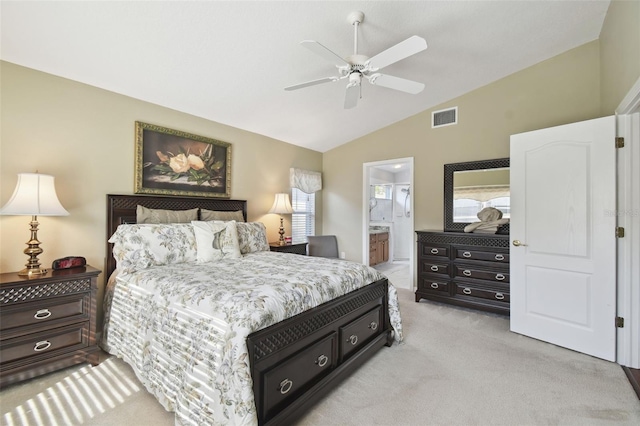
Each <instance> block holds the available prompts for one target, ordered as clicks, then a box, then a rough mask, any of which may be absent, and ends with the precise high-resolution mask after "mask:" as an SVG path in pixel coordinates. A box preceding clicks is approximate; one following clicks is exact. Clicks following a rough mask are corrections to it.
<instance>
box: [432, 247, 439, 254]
mask: <svg viewBox="0 0 640 426" xmlns="http://www.w3.org/2000/svg"><path fill="white" fill-rule="evenodd" d="M439 252H440V250H438V249H437V248H432V249H431V254H438V253H439Z"/></svg>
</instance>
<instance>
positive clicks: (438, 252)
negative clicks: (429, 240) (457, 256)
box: [418, 244, 449, 259]
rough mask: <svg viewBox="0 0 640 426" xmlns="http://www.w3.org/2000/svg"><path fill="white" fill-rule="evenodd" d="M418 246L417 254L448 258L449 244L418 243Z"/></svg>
mask: <svg viewBox="0 0 640 426" xmlns="http://www.w3.org/2000/svg"><path fill="white" fill-rule="evenodd" d="M418 247H419V248H420V253H419V256H440V257H445V258H447V259H448V258H449V246H437V245H428V244H420V245H419V246H418Z"/></svg>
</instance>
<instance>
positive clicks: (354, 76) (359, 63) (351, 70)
mask: <svg viewBox="0 0 640 426" xmlns="http://www.w3.org/2000/svg"><path fill="white" fill-rule="evenodd" d="M347 20H348V21H349V23H351V24H352V25H353V26H354V27H355V28H354V43H353V54H352V55H351V56H347V57H346V58H345V59H343V58H342V57H341V56H340V55H338V54H336V53H334V52H333V51H331V50H329V49H327V48H326V47H324V46H323V45H322V44H320V43H318V42H317V41H313V40H304V41H302V42H301V43H300V44H302V45H303V46H304V47H306V48H307V49H309V50H311V51H312V52H314V53H315V54H317V55H319V56H322V57H323V58H325V59H326V60H328V61H329V62H331V63H333V64H334V65H335V66H336V67H337V68H338V73H339V75H340V77H325V78H321V79H318V80H313V81H310V82H307V83H302V84H297V85H294V86H289V87H286V88H285V90H297V89H301V88H303V87H308V86H313V85H316V84H321V83H326V82H331V81H337V80H341V79H343V78H347V77H349V83H348V84H347V87H346V93H345V103H344V107H345V108H346V109H349V108H353V107H355V106H356V105H357V103H358V99H359V98H360V97H361V96H360V95H361V93H360V90H361V82H362V77H363V76H364V77H365V78H366V79H367V80H369V83H371V84H374V85H376V84H377V85H378V86H382V87H386V88H389V89H394V90H399V91H401V92H405V93H410V94H417V93H419V92H421V91H422V90H423V89H424V84H422V83H418V82H416V81H411V80H406V79H403V78H399V77H394V76H391V75H386V74H381V73H378V71H379V70H380V69H382V68H384V67H386V66H388V65H391V64H394V63H396V62H398V61H401V60H402V59H405V58H407V57H409V56H412V55H415V54H416V53H418V52H421V51H423V50H425V49H426V48H427V42H426V40H425V39H423V38H422V37H419V36H415V35H414V36H411V37H409V38H408V39H406V40H404V41H402V42H400V43H398V44H396V45H394V46H391V47H390V48H388V49H386V50H384V51H382V52H380V53H378V54H377V55H375V56H373V57H371V58H369V57H368V56H365V55H359V54H358V26H359V24H361V23H362V22H363V21H364V13H363V12H361V11H355V12H351V13H350V14H349V15H348V16H347ZM376 82H377V83H376Z"/></svg>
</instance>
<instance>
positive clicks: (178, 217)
mask: <svg viewBox="0 0 640 426" xmlns="http://www.w3.org/2000/svg"><path fill="white" fill-rule="evenodd" d="M192 220H198V209H191V210H159V209H148V208H146V207H143V206H140V205H138V206H137V207H136V222H137V223H189V222H191V221H192Z"/></svg>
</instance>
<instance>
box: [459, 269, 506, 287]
mask: <svg viewBox="0 0 640 426" xmlns="http://www.w3.org/2000/svg"><path fill="white" fill-rule="evenodd" d="M454 268H455V269H454V275H455V276H456V277H462V278H475V279H478V280H488V281H495V282H503V283H508V282H509V272H508V270H506V269H505V270H504V271H496V270H494V271H489V270H485V269H481V268H478V267H476V266H472V265H455V266H454Z"/></svg>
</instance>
